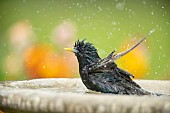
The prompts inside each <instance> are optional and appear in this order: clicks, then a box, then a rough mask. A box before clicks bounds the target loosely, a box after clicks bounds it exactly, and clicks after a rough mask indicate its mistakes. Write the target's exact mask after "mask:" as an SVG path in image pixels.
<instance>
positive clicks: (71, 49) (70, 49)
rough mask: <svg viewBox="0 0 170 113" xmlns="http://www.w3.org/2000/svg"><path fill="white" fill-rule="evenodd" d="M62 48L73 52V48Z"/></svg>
mask: <svg viewBox="0 0 170 113" xmlns="http://www.w3.org/2000/svg"><path fill="white" fill-rule="evenodd" d="M64 50H67V51H71V52H74V49H73V48H64Z"/></svg>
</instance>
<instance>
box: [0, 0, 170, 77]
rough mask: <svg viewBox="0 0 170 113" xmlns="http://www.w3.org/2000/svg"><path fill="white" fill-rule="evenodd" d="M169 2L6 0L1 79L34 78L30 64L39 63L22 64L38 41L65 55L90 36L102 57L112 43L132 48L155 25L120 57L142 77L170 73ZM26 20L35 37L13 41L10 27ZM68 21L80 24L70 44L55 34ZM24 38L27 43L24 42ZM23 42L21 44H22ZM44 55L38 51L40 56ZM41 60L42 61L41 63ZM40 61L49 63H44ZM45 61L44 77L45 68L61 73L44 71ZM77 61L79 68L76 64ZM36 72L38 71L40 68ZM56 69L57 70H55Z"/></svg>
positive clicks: (0, 31)
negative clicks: (151, 31)
mask: <svg viewBox="0 0 170 113" xmlns="http://www.w3.org/2000/svg"><path fill="white" fill-rule="evenodd" d="M169 5H170V4H169V2H168V0H107V1H106V0H77V1H76V0H36V1H34V0H28V1H27V0H15V1H12V0H1V1H0V51H1V52H0V63H1V65H0V80H15V79H28V78H31V77H30V76H32V75H29V72H28V71H29V69H32V70H33V71H34V68H33V67H31V68H29V69H28V70H25V68H24V67H23V65H24V58H25V56H24V55H25V52H26V51H27V49H29V47H30V48H31V47H34V45H36V46H37V45H44V44H45V45H48V47H47V49H45V50H48V48H52V50H51V49H49V51H52V53H53V52H54V54H53V55H54V56H55V54H56V53H57V55H60V57H65V56H64V55H65V54H67V53H63V47H64V46H70V45H73V41H76V40H77V39H78V38H79V39H83V38H86V39H87V41H90V42H92V43H93V44H94V45H95V47H96V48H97V49H98V52H99V55H100V56H101V57H102V58H103V57H105V56H107V55H108V54H109V53H110V52H111V51H112V50H113V49H116V50H117V51H116V52H120V51H122V50H125V49H127V48H128V47H129V46H128V45H132V44H134V42H137V41H138V40H139V39H140V38H142V37H144V36H145V35H146V34H147V33H148V32H149V31H150V30H152V29H155V32H154V33H153V34H152V35H151V36H150V37H149V38H148V39H147V41H146V42H144V43H142V45H140V47H139V48H138V49H136V50H135V51H136V52H134V53H131V54H130V55H129V56H127V57H124V58H122V59H119V60H118V61H117V63H118V66H119V67H122V68H126V69H127V70H129V71H130V72H131V73H133V74H134V76H135V75H136V76H137V78H142V79H170V70H169V66H170V51H169V49H170V45H169V42H170V38H168V37H169V36H170V34H169V33H170V13H169V11H170V7H169ZM22 22H23V23H26V24H27V25H26V26H29V28H28V29H27V28H24V29H26V31H27V30H28V31H29V30H30V29H31V32H23V34H27V36H28V37H31V38H25V39H24V41H22V40H21V42H18V41H16V40H17V38H16V40H14V41H13V39H12V38H10V37H13V34H12V33H11V29H12V28H13V26H15V25H16V24H17V23H22ZM63 22H70V23H71V24H72V25H73V26H74V28H75V30H74V31H71V32H75V34H74V35H73V36H74V38H72V41H70V44H68V43H66V44H65V43H64V41H63V40H61V43H57V41H58V40H54V39H53V38H52V37H53V35H54V33H55V32H56V33H58V32H57V31H55V29H56V28H57V27H59V26H61V25H63V24H62V23H63ZM21 29H22V28H21ZM66 29H67V28H66ZM70 29H73V28H70ZM21 31H22V30H21ZM15 32H16V31H15ZM67 33H68V32H67ZM11 35H12V36H11ZM19 35H20V34H19ZM68 35H69V36H70V35H72V34H68ZM17 36H18V35H17ZM64 36H65V34H64ZM65 37H67V36H65ZM30 40H31V41H30ZM15 41H16V42H15ZM19 41H20V40H19ZM29 41H30V42H29ZM23 42H24V43H25V42H27V43H26V44H23ZM58 42H60V41H58ZM22 44H23V45H22ZM20 45H21V46H20ZM62 45H63V46H62ZM21 48H22V50H20V49H21ZM42 48H43V47H42ZM42 51H44V50H42ZM21 52H22V54H21ZM38 52H39V50H38ZM55 52H56V53H55ZM40 53H41V52H40ZM42 53H43V54H44V55H46V54H45V53H48V52H42ZM37 54H38V53H37ZM70 55H71V53H68V54H67V55H66V56H70ZM35 58H36V57H35ZM39 58H40V57H37V59H39ZM49 58H51V56H50V57H49ZM52 58H53V57H52ZM71 58H72V59H73V61H75V62H72V63H73V64H74V63H76V60H75V57H71ZM32 59H33V58H32ZM6 60H7V61H6ZM54 61H56V60H55V58H54V60H52V61H50V63H51V62H54ZM131 61H132V62H131ZM8 62H9V63H8ZM11 62H12V63H11ZM56 62H58V61H56ZM6 63H8V64H6ZM39 63H41V61H39ZM47 64H48V63H47ZM37 65H38V63H37V64H36V66H35V67H36V68H37ZM51 65H53V64H49V67H50V66H51ZM54 65H55V63H54ZM63 65H65V64H63ZM41 66H42V67H44V66H45V65H43V64H41ZM7 67H8V68H9V69H10V70H12V71H15V72H16V73H17V75H16V76H14V75H13V74H11V75H10V72H8V70H7ZM42 67H40V70H42V72H43V74H42V75H43V77H44V76H45V75H44V74H47V75H46V76H45V77H61V76H53V75H51V76H48V70H45V71H44V70H43V68H42ZM73 67H74V68H75V70H78V66H77V64H76V65H75V66H73ZM16 68H18V69H16ZM52 68H54V67H52ZM52 68H49V70H50V69H52ZM56 68H57V67H56ZM35 70H36V69H35ZM37 70H39V69H37ZM53 70H55V69H53ZM42 72H41V73H42ZM68 72H69V71H68ZM37 73H39V72H38V71H37ZM53 73H55V74H56V72H54V71H53ZM74 74H75V75H72V77H77V75H78V72H77V71H75V72H74ZM38 77H42V76H38ZM62 77H68V76H62ZM33 78H34V77H33ZM35 78H37V77H35Z"/></svg>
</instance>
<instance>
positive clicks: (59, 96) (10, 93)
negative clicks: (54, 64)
mask: <svg viewBox="0 0 170 113" xmlns="http://www.w3.org/2000/svg"><path fill="white" fill-rule="evenodd" d="M136 82H137V83H139V84H140V85H141V86H142V87H143V88H144V89H146V90H149V91H152V92H158V93H164V94H168V95H170V81H159V80H136ZM0 110H1V111H3V112H4V113H170V97H168V96H162V97H156V96H128V95H113V94H101V93H96V92H92V91H89V90H87V89H86V88H85V86H84V85H83V84H82V82H81V80H80V79H79V78H75V79H67V78H60V79H57V78H56V79H34V80H25V81H4V82H0Z"/></svg>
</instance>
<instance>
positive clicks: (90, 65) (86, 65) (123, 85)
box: [65, 32, 152, 95]
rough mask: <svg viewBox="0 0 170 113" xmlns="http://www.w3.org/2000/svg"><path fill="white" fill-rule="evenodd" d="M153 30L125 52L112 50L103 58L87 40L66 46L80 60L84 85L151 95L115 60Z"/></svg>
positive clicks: (116, 92) (80, 70)
mask: <svg viewBox="0 0 170 113" xmlns="http://www.w3.org/2000/svg"><path fill="white" fill-rule="evenodd" d="M151 33H152V32H149V34H148V35H147V36H146V37H144V38H143V39H142V40H140V41H139V42H138V43H137V44H136V45H134V46H133V47H131V48H130V49H128V50H127V51H125V52H121V53H118V54H114V53H115V51H113V52H111V53H110V54H109V55H108V56H107V57H106V58H104V59H101V58H100V57H99V55H98V53H97V49H96V48H95V47H94V46H93V44H91V43H89V42H85V40H82V41H79V40H78V41H77V42H76V43H75V45H74V47H73V48H65V50H69V51H72V52H74V53H75V55H76V57H77V59H78V62H79V73H80V76H81V79H82V82H83V83H84V85H85V86H86V87H87V88H88V89H90V90H93V91H97V92H102V93H113V94H127V95H151V94H152V93H150V92H148V91H145V90H143V89H142V88H141V87H140V86H139V85H138V84H137V83H136V82H134V81H133V80H132V79H131V77H134V76H133V75H132V74H130V73H129V72H127V71H125V70H123V69H121V68H119V67H118V66H117V65H116V64H115V62H114V61H115V60H116V59H118V58H120V57H122V56H123V55H125V54H127V53H128V52H130V51H131V50H133V49H134V48H135V47H137V46H138V45H139V44H140V43H141V42H142V41H143V40H145V39H146V38H147V37H148V36H149V35H150V34H151Z"/></svg>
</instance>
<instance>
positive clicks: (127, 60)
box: [118, 41, 149, 79]
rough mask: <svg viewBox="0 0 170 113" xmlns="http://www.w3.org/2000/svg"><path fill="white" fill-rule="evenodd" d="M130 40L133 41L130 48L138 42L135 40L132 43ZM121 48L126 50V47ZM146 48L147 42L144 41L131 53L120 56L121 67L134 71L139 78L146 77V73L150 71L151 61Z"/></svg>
mask: <svg viewBox="0 0 170 113" xmlns="http://www.w3.org/2000/svg"><path fill="white" fill-rule="evenodd" d="M128 42H129V43H131V44H130V45H129V47H128V48H130V47H131V46H133V45H134V44H136V43H134V42H133V43H132V41H128ZM124 45H125V44H124ZM121 50H122V51H125V50H126V49H125V48H121ZM144 50H145V51H144ZM146 50H147V49H146V47H145V44H144V43H142V44H141V45H139V46H138V47H137V48H135V49H134V50H132V51H131V52H130V53H128V54H127V55H125V56H123V57H122V58H120V60H119V61H118V62H119V63H120V66H119V67H121V68H122V69H125V70H127V71H128V72H130V73H132V74H133V75H134V76H135V78H137V79H141V78H144V77H145V75H146V73H147V72H148V71H149V61H148V54H147V51H146Z"/></svg>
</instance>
